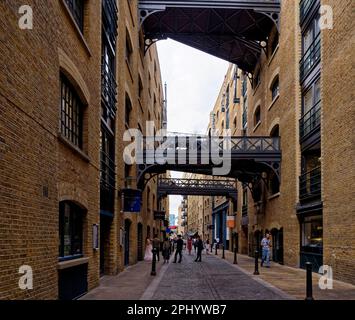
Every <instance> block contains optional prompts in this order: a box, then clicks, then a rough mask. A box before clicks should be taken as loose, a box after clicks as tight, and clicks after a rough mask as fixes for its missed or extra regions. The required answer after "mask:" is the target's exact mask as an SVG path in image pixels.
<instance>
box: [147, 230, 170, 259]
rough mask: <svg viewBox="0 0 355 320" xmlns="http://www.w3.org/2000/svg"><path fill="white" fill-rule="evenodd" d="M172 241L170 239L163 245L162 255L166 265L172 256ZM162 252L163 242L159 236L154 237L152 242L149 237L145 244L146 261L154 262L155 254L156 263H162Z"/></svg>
mask: <svg viewBox="0 0 355 320" xmlns="http://www.w3.org/2000/svg"><path fill="white" fill-rule="evenodd" d="M171 246H172V245H171V241H170V239H169V238H166V239H165V240H164V241H163V244H162V249H163V250H162V254H163V259H164V263H168V262H169V260H170V255H171ZM160 251H161V241H160V239H159V238H158V235H157V234H155V235H154V239H153V240H150V239H149V237H147V239H146V243H145V254H144V261H152V260H153V254H155V255H156V261H160Z"/></svg>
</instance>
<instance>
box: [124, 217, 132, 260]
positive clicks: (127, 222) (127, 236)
mask: <svg viewBox="0 0 355 320" xmlns="http://www.w3.org/2000/svg"><path fill="white" fill-rule="evenodd" d="M131 224H132V223H131V221H130V220H129V219H126V220H125V228H124V231H125V237H124V265H125V266H128V265H129V253H130V233H131V232H130V231H131Z"/></svg>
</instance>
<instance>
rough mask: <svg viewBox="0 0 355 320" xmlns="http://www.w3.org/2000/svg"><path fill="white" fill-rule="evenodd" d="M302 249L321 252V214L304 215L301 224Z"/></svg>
mask: <svg viewBox="0 0 355 320" xmlns="http://www.w3.org/2000/svg"><path fill="white" fill-rule="evenodd" d="M301 245H302V251H304V252H313V253H322V249H323V221H322V216H313V217H305V218H304V222H303V224H302V244H301Z"/></svg>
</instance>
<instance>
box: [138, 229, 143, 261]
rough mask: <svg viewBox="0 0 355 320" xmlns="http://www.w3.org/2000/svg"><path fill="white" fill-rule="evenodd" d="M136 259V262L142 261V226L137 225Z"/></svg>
mask: <svg viewBox="0 0 355 320" xmlns="http://www.w3.org/2000/svg"><path fill="white" fill-rule="evenodd" d="M137 250H138V252H137V257H138V261H143V225H142V224H141V223H138V227H137Z"/></svg>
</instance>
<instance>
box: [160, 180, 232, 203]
mask: <svg viewBox="0 0 355 320" xmlns="http://www.w3.org/2000/svg"><path fill="white" fill-rule="evenodd" d="M167 195H195V196H226V197H228V198H232V199H234V200H237V196H238V192H237V189H236V181H233V180H225V179H224V180H211V179H169V178H161V179H159V180H158V196H159V197H164V196H167Z"/></svg>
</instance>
